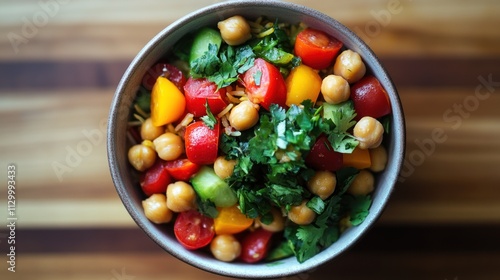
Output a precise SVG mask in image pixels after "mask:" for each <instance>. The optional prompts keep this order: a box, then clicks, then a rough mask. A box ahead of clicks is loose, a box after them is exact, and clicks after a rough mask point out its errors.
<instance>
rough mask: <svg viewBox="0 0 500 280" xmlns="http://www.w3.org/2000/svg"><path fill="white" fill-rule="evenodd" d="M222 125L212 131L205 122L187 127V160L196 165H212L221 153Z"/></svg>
mask: <svg viewBox="0 0 500 280" xmlns="http://www.w3.org/2000/svg"><path fill="white" fill-rule="evenodd" d="M219 132H220V124H219V123H217V124H216V125H215V127H214V129H210V128H209V127H208V126H207V125H206V124H205V123H204V122H202V121H197V122H194V123H192V124H190V125H188V126H187V127H186V132H185V134H184V143H185V144H184V146H185V147H186V156H187V158H188V159H189V160H190V161H191V162H193V163H196V164H200V165H203V164H212V163H214V162H215V159H217V154H218V152H219Z"/></svg>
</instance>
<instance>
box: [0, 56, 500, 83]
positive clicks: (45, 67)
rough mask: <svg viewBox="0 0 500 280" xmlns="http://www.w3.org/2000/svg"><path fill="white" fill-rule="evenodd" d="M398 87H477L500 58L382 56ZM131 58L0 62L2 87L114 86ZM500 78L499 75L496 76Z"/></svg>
mask: <svg viewBox="0 0 500 280" xmlns="http://www.w3.org/2000/svg"><path fill="white" fill-rule="evenodd" d="M381 61H382V63H383V65H385V67H386V69H387V70H388V72H389V73H390V75H391V76H392V78H393V80H394V82H395V84H396V86H398V87H408V86H410V87H436V86H443V87H444V86H446V87H475V86H476V85H478V83H479V82H478V80H477V78H478V76H480V75H482V76H487V75H489V74H492V75H493V77H494V78H495V77H499V76H500V68H499V67H498V65H500V57H493V58H457V57H444V58H440V57H411V58H407V57H382V58H381ZM129 63H130V61H105V62H101V61H64V62H57V61H34V62H31V61H13V62H0V90H2V91H7V90H11V91H22V90H37V91H38V90H54V89H68V88H72V89H78V88H108V87H115V86H116V85H117V84H118V82H119V80H120V78H121V76H122V75H123V73H124V71H125V69H126V68H127V66H128V64H129ZM497 79H498V78H497Z"/></svg>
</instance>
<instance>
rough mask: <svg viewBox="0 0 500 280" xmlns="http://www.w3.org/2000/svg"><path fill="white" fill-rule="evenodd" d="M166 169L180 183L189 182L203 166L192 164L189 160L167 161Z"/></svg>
mask: <svg viewBox="0 0 500 280" xmlns="http://www.w3.org/2000/svg"><path fill="white" fill-rule="evenodd" d="M165 168H166V169H167V171H168V173H169V174H170V176H172V178H174V179H175V180H179V181H186V182H187V181H189V179H190V178H191V177H192V176H193V175H194V174H196V172H198V170H200V168H201V166H200V165H198V164H196V163H193V162H191V161H190V160H189V159H187V158H180V159H176V160H171V161H167V162H166V164H165Z"/></svg>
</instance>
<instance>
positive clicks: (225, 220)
mask: <svg viewBox="0 0 500 280" xmlns="http://www.w3.org/2000/svg"><path fill="white" fill-rule="evenodd" d="M217 210H218V211H219V215H218V216H217V217H216V218H215V219H214V229H215V233H216V234H235V233H238V232H242V231H244V230H245V229H247V228H249V227H250V226H251V225H252V223H253V219H250V218H248V217H247V216H245V214H243V213H241V211H240V209H239V208H238V206H237V205H234V206H231V207H223V208H218V209H217Z"/></svg>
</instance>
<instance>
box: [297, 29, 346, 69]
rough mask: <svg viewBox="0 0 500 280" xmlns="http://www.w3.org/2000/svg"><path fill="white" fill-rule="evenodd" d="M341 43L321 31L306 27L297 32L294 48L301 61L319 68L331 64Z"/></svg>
mask: <svg viewBox="0 0 500 280" xmlns="http://www.w3.org/2000/svg"><path fill="white" fill-rule="evenodd" d="M342 45H343V44H342V42H340V41H339V40H337V39H335V38H332V37H331V36H329V35H328V34H326V33H324V32H323V31H319V30H316V29H312V28H306V29H304V30H302V31H301V32H300V33H299V34H297V39H296V40H295V48H294V50H295V54H296V55H297V56H299V57H300V58H301V59H302V63H304V64H305V65H307V66H309V67H312V68H314V69H318V70H319V69H324V68H326V67H328V66H330V65H331V64H332V62H333V59H334V58H335V56H336V55H337V53H338V52H339V50H340V49H341V48H342Z"/></svg>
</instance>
